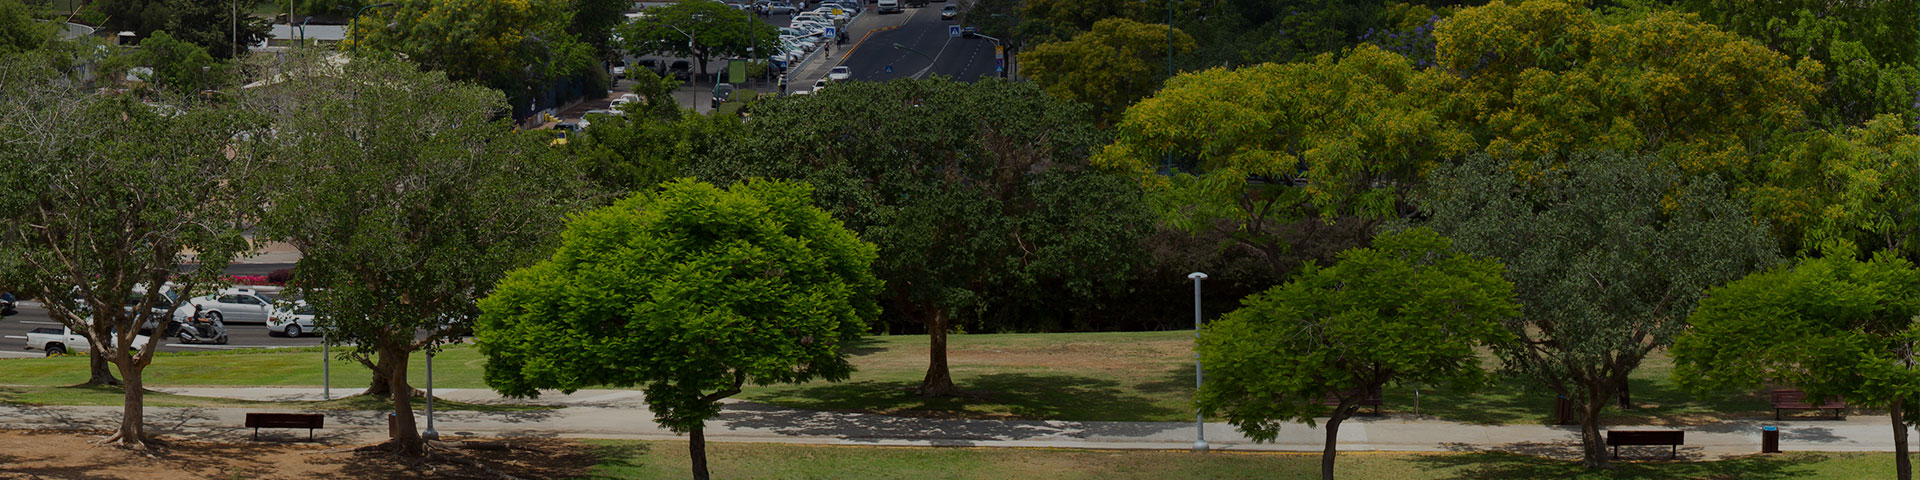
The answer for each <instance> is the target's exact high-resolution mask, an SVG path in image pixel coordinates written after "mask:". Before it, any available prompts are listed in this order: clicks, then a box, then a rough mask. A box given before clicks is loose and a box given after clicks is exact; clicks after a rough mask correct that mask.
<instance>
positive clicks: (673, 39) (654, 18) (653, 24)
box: [616, 2, 780, 75]
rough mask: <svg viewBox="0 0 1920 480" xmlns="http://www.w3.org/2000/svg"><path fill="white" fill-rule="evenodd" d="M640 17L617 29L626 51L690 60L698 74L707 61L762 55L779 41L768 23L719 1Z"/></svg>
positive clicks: (686, 4)
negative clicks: (752, 53) (755, 52)
mask: <svg viewBox="0 0 1920 480" xmlns="http://www.w3.org/2000/svg"><path fill="white" fill-rule="evenodd" d="M646 13H647V16H645V17H641V18H639V19H637V20H634V21H632V22H628V23H626V24H624V25H621V26H619V27H617V30H616V31H617V32H619V34H620V38H621V39H622V40H623V41H624V42H625V47H626V51H627V53H629V54H632V55H635V56H641V55H665V56H669V57H684V58H692V59H693V60H694V63H695V66H694V68H697V69H699V72H700V73H701V74H702V75H704V74H706V73H707V61H708V60H712V59H715V58H726V57H739V58H746V57H748V56H749V55H748V54H747V51H748V50H750V49H752V50H756V51H758V52H761V53H763V54H764V53H766V52H770V51H772V50H770V49H771V48H772V47H773V45H774V41H775V40H777V39H778V38H779V37H780V31H779V30H778V29H775V28H774V27H773V25H769V24H767V23H766V22H761V21H760V20H759V19H757V18H754V16H753V14H752V13H748V12H747V11H746V10H741V9H738V8H733V6H731V5H727V4H724V3H720V2H676V3H672V4H668V5H664V6H659V7H654V8H649V9H647V12H646Z"/></svg>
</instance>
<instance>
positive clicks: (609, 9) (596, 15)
mask: <svg viewBox="0 0 1920 480" xmlns="http://www.w3.org/2000/svg"><path fill="white" fill-rule="evenodd" d="M632 5H633V3H632V2H629V1H627V0H574V2H573V26H572V27H571V28H569V29H568V31H569V32H571V33H573V36H574V38H578V39H580V41H581V42H582V43H586V44H587V45H589V46H592V47H593V51H594V53H595V55H594V58H600V59H614V58H619V57H618V56H619V54H620V49H619V47H620V46H619V45H614V44H613V38H612V36H613V29H614V27H616V26H619V25H620V23H621V22H625V21H626V20H627V17H626V16H625V15H623V14H624V13H626V11H627V8H628V7H630V6H632Z"/></svg>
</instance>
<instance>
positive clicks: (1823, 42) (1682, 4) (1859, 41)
mask: <svg viewBox="0 0 1920 480" xmlns="http://www.w3.org/2000/svg"><path fill="white" fill-rule="evenodd" d="M1662 3H1669V4H1672V5H1673V6H1675V7H1678V8H1679V9H1680V10H1683V11H1686V12H1690V13H1694V14H1698V15H1700V17H1701V18H1702V19H1703V20H1705V21H1707V22H1710V23H1713V24H1714V25H1718V26H1720V27H1721V28H1724V29H1726V30H1728V31H1731V32H1735V33H1739V34H1741V35H1744V36H1746V37H1747V38H1750V39H1752V41H1753V42H1755V43H1759V44H1761V45H1765V46H1767V47H1768V48H1770V49H1772V50H1773V51H1776V52H1780V53H1781V54H1782V55H1786V56H1788V57H1789V58H1795V59H1809V60H1813V61H1817V62H1819V63H1820V64H1821V65H1824V66H1825V67H1826V68H1825V69H1823V70H1822V71H1821V73H1822V75H1820V76H1818V77H1814V79H1815V80H1818V82H1819V84H1820V86H1821V87H1822V88H1821V89H1820V95H1819V97H1818V99H1816V100H1815V101H1814V102H1812V103H1811V104H1809V105H1808V106H1807V107H1808V108H1809V111H1808V116H1809V117H1810V118H1811V119H1812V120H1813V121H1814V122H1815V123H1816V124H1818V125H1821V126H1822V127H1824V128H1828V129H1839V128H1843V127H1847V126H1856V125H1860V124H1862V123H1866V121H1868V120H1870V119H1872V118H1873V117H1875V116H1878V115H1883V114H1893V115H1898V116H1900V117H1901V118H1904V119H1906V121H1907V123H1908V124H1912V122H1913V121H1914V119H1915V118H1914V117H1915V110H1914V109H1915V108H1920V107H1915V106H1914V105H1913V103H1912V102H1913V99H1914V98H1915V95H1916V93H1920V69H1916V61H1920V29H1915V28H1914V27H1913V25H1914V24H1915V23H1920V7H1916V5H1915V4H1914V3H1913V2H1826V1H1814V0H1791V1H1778V2H1744V1H1736V0H1666V1H1664V2H1662Z"/></svg>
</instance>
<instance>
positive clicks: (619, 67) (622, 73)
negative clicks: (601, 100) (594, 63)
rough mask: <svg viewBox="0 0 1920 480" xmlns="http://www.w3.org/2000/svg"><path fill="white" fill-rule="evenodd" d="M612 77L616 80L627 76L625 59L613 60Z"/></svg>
mask: <svg viewBox="0 0 1920 480" xmlns="http://www.w3.org/2000/svg"><path fill="white" fill-rule="evenodd" d="M613 78H614V79H616V80H617V79H622V78H627V62H626V61H623V60H615V61H614V62H613Z"/></svg>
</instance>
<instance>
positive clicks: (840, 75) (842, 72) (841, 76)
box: [827, 66, 853, 82]
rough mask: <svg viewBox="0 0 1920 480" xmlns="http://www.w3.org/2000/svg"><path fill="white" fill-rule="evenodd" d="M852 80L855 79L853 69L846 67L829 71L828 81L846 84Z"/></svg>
mask: <svg viewBox="0 0 1920 480" xmlns="http://www.w3.org/2000/svg"><path fill="white" fill-rule="evenodd" d="M852 78H853V69H851V68H847V67H845V66H839V67H833V70H828V71H827V79H828V80H833V81H836V82H844V81H847V80H849V79H852Z"/></svg>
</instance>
